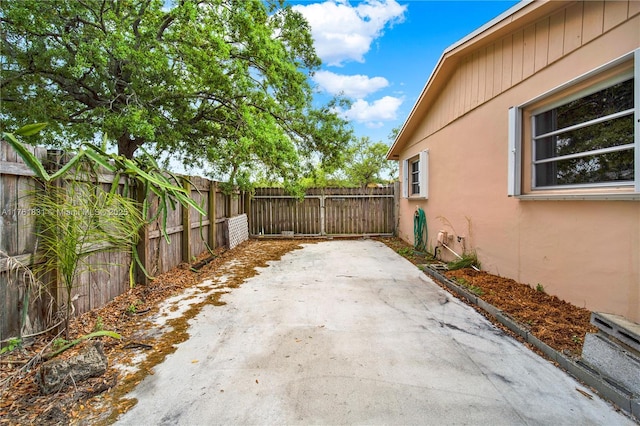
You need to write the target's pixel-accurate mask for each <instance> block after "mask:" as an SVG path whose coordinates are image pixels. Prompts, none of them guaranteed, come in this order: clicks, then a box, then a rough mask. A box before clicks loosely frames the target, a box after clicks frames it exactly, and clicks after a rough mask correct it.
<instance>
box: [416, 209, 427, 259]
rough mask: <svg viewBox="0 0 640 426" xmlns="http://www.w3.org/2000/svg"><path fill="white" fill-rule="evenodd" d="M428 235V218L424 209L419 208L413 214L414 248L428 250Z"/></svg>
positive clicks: (422, 250)
mask: <svg viewBox="0 0 640 426" xmlns="http://www.w3.org/2000/svg"><path fill="white" fill-rule="evenodd" d="M428 236H429V231H428V230H427V218H426V216H425V215H424V210H422V209H421V208H418V210H416V214H415V215H414V216H413V248H414V249H416V251H421V252H426V251H427V247H426V246H427V237H428Z"/></svg>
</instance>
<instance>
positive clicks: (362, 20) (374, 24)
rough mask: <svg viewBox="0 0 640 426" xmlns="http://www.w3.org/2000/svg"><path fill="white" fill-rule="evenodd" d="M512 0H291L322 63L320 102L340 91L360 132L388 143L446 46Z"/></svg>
mask: <svg viewBox="0 0 640 426" xmlns="http://www.w3.org/2000/svg"><path fill="white" fill-rule="evenodd" d="M516 3H518V2H517V1H507V0H502V1H479V0H475V1H471V0H469V1H453V0H451V1H427V0H409V1H401V0H363V1H347V0H323V1H315V0H306V1H288V4H291V5H293V7H294V8H295V9H296V10H298V11H299V12H301V13H302V14H303V15H304V16H305V18H307V20H308V21H309V23H310V25H311V29H312V35H313V38H314V43H315V48H316V52H317V53H318V56H320V58H321V59H322V62H323V65H322V68H321V70H320V71H318V72H317V73H316V74H315V76H314V78H313V80H314V83H315V84H316V85H317V89H318V95H317V101H318V102H323V101H324V102H326V100H327V99H328V97H329V96H330V95H334V94H338V93H339V92H341V91H342V92H344V94H345V95H347V96H348V97H349V98H350V99H351V101H352V102H353V105H352V107H351V109H349V110H344V111H343V112H342V113H343V115H344V116H345V118H347V119H349V120H350V121H351V122H352V124H353V128H354V130H355V134H356V136H358V137H361V136H368V137H370V138H371V139H372V140H373V141H383V142H386V143H390V142H391V141H390V140H389V137H388V136H389V134H390V132H391V130H392V129H393V128H394V127H400V126H401V125H402V124H403V123H404V120H405V119H406V117H407V116H408V115H409V112H410V111H411V108H412V107H413V105H414V104H415V102H416V99H417V98H418V96H419V95H420V92H421V91H422V89H423V87H424V85H425V83H426V82H427V79H428V78H429V76H430V75H431V72H432V71H433V69H434V67H435V66H436V64H437V62H438V60H439V59H440V56H441V55H442V53H443V52H444V50H445V49H446V48H447V47H449V46H451V45H452V44H454V43H455V42H457V41H458V40H460V39H462V38H463V37H465V36H466V35H467V34H469V33H471V32H473V31H474V30H476V29H478V28H479V27H481V26H482V25H484V24H485V23H487V22H489V21H490V20H492V19H493V18H495V17H497V16H498V15H500V14H501V13H503V12H504V11H506V10H508V9H509V8H511V7H512V6H513V5H515V4H516Z"/></svg>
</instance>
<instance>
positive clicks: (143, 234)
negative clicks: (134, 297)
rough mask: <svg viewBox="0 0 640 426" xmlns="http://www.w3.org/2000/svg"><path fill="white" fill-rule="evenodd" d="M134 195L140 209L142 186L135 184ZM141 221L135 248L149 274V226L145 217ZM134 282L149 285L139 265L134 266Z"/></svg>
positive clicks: (143, 198) (143, 194) (142, 195)
mask: <svg viewBox="0 0 640 426" xmlns="http://www.w3.org/2000/svg"><path fill="white" fill-rule="evenodd" d="M135 193H136V201H137V202H138V204H139V205H140V208H142V206H143V204H144V202H145V199H146V195H147V194H146V193H145V190H144V185H143V184H141V183H139V182H136V186H135ZM142 220H143V223H144V224H143V225H142V226H141V227H140V231H139V232H138V236H139V238H138V245H137V246H136V251H137V253H138V259H139V260H140V263H141V264H142V267H144V269H146V270H147V272H148V273H151V271H150V270H149V266H150V265H149V261H150V259H151V256H150V255H149V246H150V245H151V240H150V238H149V225H148V224H147V218H146V217H143V218H142ZM131 261H132V262H134V261H135V259H131ZM136 281H137V282H139V283H142V284H149V278H148V277H147V274H145V273H144V271H143V270H142V269H141V268H140V265H136Z"/></svg>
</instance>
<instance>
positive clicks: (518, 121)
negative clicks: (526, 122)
mask: <svg viewBox="0 0 640 426" xmlns="http://www.w3.org/2000/svg"><path fill="white" fill-rule="evenodd" d="M631 60H632V61H633V70H632V71H629V72H626V73H621V74H619V75H616V76H614V77H612V78H610V79H607V80H605V81H602V82H599V83H597V84H594V85H591V86H589V87H587V88H585V89H583V90H580V91H578V92H575V93H572V94H571V95H569V96H567V97H564V98H562V99H560V100H557V101H554V102H552V103H549V104H546V105H544V107H541V108H537V109H535V110H533V111H531V117H532V118H531V120H532V124H533V116H534V115H535V114H538V113H541V112H543V111H548V110H550V109H553V108H555V107H557V106H559V105H562V104H565V103H567V102H570V101H572V100H574V99H578V98H581V97H584V96H587V95H588V94H590V93H595V92H597V91H599V90H602V89H604V88H606V87H610V86H612V85H614V84H616V83H617V82H622V81H625V80H627V79H629V78H633V79H634V112H633V120H634V130H633V133H634V148H633V149H634V181H633V183H631V184H624V183H615V182H612V183H597V184H584V185H562V186H554V187H543V188H536V187H535V182H533V179H534V172H533V168H534V165H533V157H532V159H531V162H532V164H531V173H530V175H529V174H528V175H527V176H523V173H524V172H523V170H522V161H523V149H524V148H525V147H526V148H527V149H530V150H532V142H531V141H527V143H526V144H523V131H522V120H523V111H524V110H525V108H527V107H529V106H531V105H533V104H537V103H540V102H543V101H544V100H545V99H547V98H550V97H551V96H553V95H556V94H558V93H560V92H562V91H566V90H568V89H571V88H572V87H573V86H576V85H577V84H579V83H582V82H584V81H585V80H589V79H592V78H594V77H597V76H598V74H601V73H604V72H606V71H608V70H612V69H613V68H615V67H617V66H620V65H623V64H624V63H627V62H629V61H631ZM508 132H509V137H508V150H509V152H508V169H507V173H508V183H507V195H508V196H510V197H518V198H521V199H553V200H558V199H619V200H640V49H636V50H634V51H632V52H630V53H628V54H626V55H623V56H621V57H620V58H617V59H615V60H613V61H611V62H609V63H607V64H605V65H603V66H601V67H599V68H596V69H594V70H592V71H589V72H587V73H585V74H583V75H581V76H579V77H577V78H575V79H573V80H571V81H569V82H567V83H565V84H562V85H560V86H558V87H556V88H554V89H551V90H550V91H548V92H545V93H543V94H542V95H540V96H537V97H535V98H534V99H531V100H529V101H527V102H525V103H523V104H520V105H517V106H514V107H511V108H509V127H508ZM531 136H532V135H527V137H528V138H529V139H530V138H531ZM525 178H526V179H531V180H532V181H531V191H530V192H527V193H526V194H523V193H522V182H523V179H525ZM621 189H622V190H623V191H620V190H621Z"/></svg>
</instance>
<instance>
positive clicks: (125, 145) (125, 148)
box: [118, 133, 142, 158]
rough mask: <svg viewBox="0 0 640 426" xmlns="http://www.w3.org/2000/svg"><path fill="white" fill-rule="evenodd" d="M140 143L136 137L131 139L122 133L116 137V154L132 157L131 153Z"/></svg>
mask: <svg viewBox="0 0 640 426" xmlns="http://www.w3.org/2000/svg"><path fill="white" fill-rule="evenodd" d="M140 145H142V142H141V141H139V140H138V139H131V138H130V137H129V135H127V134H126V133H123V134H122V135H120V137H119V138H118V155H122V156H124V157H126V158H133V154H134V153H135V152H136V150H137V149H138V147H140Z"/></svg>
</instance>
